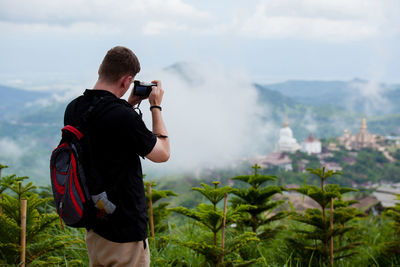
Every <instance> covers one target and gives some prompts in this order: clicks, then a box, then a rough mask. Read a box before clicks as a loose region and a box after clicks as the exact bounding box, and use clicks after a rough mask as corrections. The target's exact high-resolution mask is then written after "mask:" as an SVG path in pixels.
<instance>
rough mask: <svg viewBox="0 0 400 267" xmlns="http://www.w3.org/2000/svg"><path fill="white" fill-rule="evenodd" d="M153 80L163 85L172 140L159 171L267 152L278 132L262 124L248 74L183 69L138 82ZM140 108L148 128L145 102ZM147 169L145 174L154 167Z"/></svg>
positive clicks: (205, 68)
mask: <svg viewBox="0 0 400 267" xmlns="http://www.w3.org/2000/svg"><path fill="white" fill-rule="evenodd" d="M155 77H157V79H161V80H162V81H163V82H164V83H163V87H164V89H165V95H164V100H163V103H162V106H163V114H164V120H165V123H166V127H167V130H168V133H169V137H170V140H171V158H170V161H169V162H168V163H167V164H164V165H163V166H162V167H160V168H162V169H165V168H169V169H172V170H180V171H183V170H193V169H196V168H198V167H200V166H208V167H211V166H222V165H224V164H227V163H229V162H231V161H232V160H236V159H240V158H243V157H245V156H248V155H254V154H255V153H257V152H260V151H261V152H264V153H265V152H266V150H267V147H266V146H267V145H269V144H270V143H271V140H272V139H273V137H274V136H273V133H274V130H273V129H276V126H274V124H273V123H272V122H263V121H262V120H261V116H260V115H261V114H260V112H261V109H260V107H259V106H258V105H257V93H256V89H255V88H254V87H253V86H252V85H251V81H250V79H249V78H248V77H247V75H246V74H243V72H237V71H227V70H226V69H224V68H222V67H220V66H216V65H215V64H214V65H211V64H208V65H201V64H197V65H188V64H183V65H180V68H179V70H178V71H171V70H167V71H160V72H159V73H156V72H151V76H150V75H149V74H147V73H142V74H141V77H140V79H143V80H152V79H154V78H155ZM141 107H142V110H143V113H144V119H145V121H146V122H147V125H149V126H151V121H150V114H149V113H148V103H147V101H146V102H144V103H143V104H142V105H141ZM263 108H264V110H268V108H267V107H263ZM164 112H165V113H164ZM265 112H268V111H265ZM264 115H265V114H264ZM267 117H268V116H267ZM249 137H251V138H249ZM145 162H146V161H145ZM146 164H148V163H146ZM150 165H151V166H147V167H146V168H145V169H148V168H152V167H154V166H153V165H154V164H150ZM155 167H156V168H157V166H155Z"/></svg>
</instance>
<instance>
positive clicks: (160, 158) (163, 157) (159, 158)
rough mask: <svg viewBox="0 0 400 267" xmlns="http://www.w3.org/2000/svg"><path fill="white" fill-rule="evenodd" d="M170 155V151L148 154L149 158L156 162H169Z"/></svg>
mask: <svg viewBox="0 0 400 267" xmlns="http://www.w3.org/2000/svg"><path fill="white" fill-rule="evenodd" d="M169 157H170V152H169V151H157V153H156V154H153V155H151V154H150V155H148V156H147V158H148V159H150V160H151V161H153V162H156V163H162V162H167V161H168V160H169Z"/></svg>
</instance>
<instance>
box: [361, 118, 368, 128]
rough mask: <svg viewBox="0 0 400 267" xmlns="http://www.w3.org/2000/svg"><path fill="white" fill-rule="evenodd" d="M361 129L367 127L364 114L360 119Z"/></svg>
mask: <svg viewBox="0 0 400 267" xmlns="http://www.w3.org/2000/svg"><path fill="white" fill-rule="evenodd" d="M361 129H367V119H366V118H365V116H364V117H363V118H362V121H361Z"/></svg>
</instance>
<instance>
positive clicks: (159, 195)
mask: <svg viewBox="0 0 400 267" xmlns="http://www.w3.org/2000/svg"><path fill="white" fill-rule="evenodd" d="M148 185H150V186H151V188H152V189H151V200H152V207H153V219H154V232H155V233H156V234H157V233H162V232H165V231H166V230H167V229H168V217H169V215H170V213H171V212H170V210H168V206H169V202H165V201H164V202H161V203H159V204H158V205H155V204H156V203H157V202H159V201H163V200H165V199H166V198H168V197H172V196H173V197H176V196H178V195H177V194H176V193H174V192H173V191H171V190H156V189H153V187H155V186H156V183H154V182H151V183H150V182H145V183H144V186H145V192H146V202H147V213H148V217H149V218H150V211H149V206H150V205H149V201H150V197H149V195H148V192H147V186H148ZM149 223H150V220H149ZM149 229H150V227H149Z"/></svg>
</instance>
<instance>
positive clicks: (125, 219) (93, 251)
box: [64, 46, 170, 267]
mask: <svg viewBox="0 0 400 267" xmlns="http://www.w3.org/2000/svg"><path fill="white" fill-rule="evenodd" d="M139 71H140V64H139V61H138V59H137V57H136V56H135V54H134V53H133V52H132V51H131V50H130V49H128V48H126V47H121V46H117V47H114V48H112V49H111V50H109V51H108V53H107V54H106V56H105V57H104V59H103V61H102V63H101V65H100V68H99V71H98V74H99V78H98V80H97V82H96V84H95V85H94V87H93V90H86V91H85V92H84V94H83V95H82V96H80V97H78V98H76V99H75V100H73V101H72V102H71V103H70V104H69V105H68V107H67V109H66V111H65V117H64V124H65V125H77V124H79V123H80V119H81V118H82V116H83V114H85V112H87V110H88V109H89V107H90V106H91V105H93V104H92V103H93V99H94V98H97V99H98V98H101V97H103V98H107V99H108V101H107V104H106V105H105V106H102V110H101V111H100V112H98V111H96V114H97V115H96V116H95V118H94V119H93V121H92V120H91V122H90V127H89V128H88V136H89V138H90V147H91V156H92V162H93V168H94V169H95V170H96V173H98V174H100V175H101V177H102V179H104V184H105V191H106V194H107V198H108V200H109V201H111V202H112V203H113V204H114V205H115V207H116V209H115V211H114V212H112V214H110V215H109V216H108V217H107V220H97V221H96V223H95V225H94V226H93V227H91V229H88V231H87V234H86V245H87V249H88V254H89V259H90V266H115V267H116V266H149V265H150V253H149V246H148V242H147V210H146V199H145V192H144V186H143V175H142V167H141V163H140V158H139V156H140V157H143V158H144V157H146V158H147V159H149V160H151V161H153V162H165V161H167V160H168V159H169V155H170V148H169V140H168V134H167V131H166V128H165V125H164V123H163V120H162V116H161V110H162V109H161V102H162V98H163V94H164V91H163V89H162V86H161V82H160V81H153V83H155V84H156V86H153V87H152V92H151V94H150V96H149V97H148V100H149V102H150V106H151V107H150V110H151V113H152V124H153V125H152V126H153V131H152V132H151V131H149V130H148V129H147V128H146V126H145V124H144V122H143V121H142V119H141V116H139V114H138V113H137V112H136V111H135V110H134V109H133V107H134V106H135V105H136V104H138V103H140V101H141V100H143V98H140V97H138V96H135V95H133V90H132V92H131V93H130V96H129V98H128V101H125V100H122V99H120V98H121V97H122V96H123V95H124V94H125V93H126V92H127V91H128V89H129V87H130V86H131V84H132V83H133V81H134V78H135V75H136V74H137V73H138V72H139ZM110 99H111V101H109V100H110ZM89 189H90V188H89Z"/></svg>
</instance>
